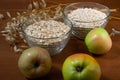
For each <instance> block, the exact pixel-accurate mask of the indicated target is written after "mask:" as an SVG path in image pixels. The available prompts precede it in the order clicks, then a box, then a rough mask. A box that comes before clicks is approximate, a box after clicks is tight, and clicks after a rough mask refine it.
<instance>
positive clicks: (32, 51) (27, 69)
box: [18, 47, 52, 78]
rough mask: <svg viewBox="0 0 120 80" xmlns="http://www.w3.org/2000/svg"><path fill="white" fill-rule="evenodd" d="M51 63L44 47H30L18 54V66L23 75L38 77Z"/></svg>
mask: <svg viewBox="0 0 120 80" xmlns="http://www.w3.org/2000/svg"><path fill="white" fill-rule="evenodd" d="M51 63H52V62H51V57H50V55H49V53H48V51H47V50H46V49H43V48H40V47H31V48H28V49H26V50H24V51H23V53H22V54H21V55H20V57H19V60H18V67H19V69H20V71H21V73H22V74H23V75H24V76H25V77H27V78H39V77H42V76H45V75H46V74H47V73H48V72H49V71H50V69H51Z"/></svg>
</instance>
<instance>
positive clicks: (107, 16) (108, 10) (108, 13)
mask: <svg viewBox="0 0 120 80" xmlns="http://www.w3.org/2000/svg"><path fill="white" fill-rule="evenodd" d="M81 3H84V4H85V3H90V4H97V5H100V6H103V7H105V8H106V10H107V14H106V17H105V18H103V19H100V20H94V21H75V22H82V23H92V22H99V21H102V20H107V19H108V18H109V16H110V9H109V7H107V6H105V5H103V4H100V3H96V2H76V3H71V4H69V5H67V6H65V7H64V8H63V15H64V16H66V18H68V19H69V20H70V21H71V22H73V21H74V20H72V19H70V18H69V17H68V15H67V14H66V13H65V11H66V10H67V8H69V7H70V6H73V5H76V4H81Z"/></svg>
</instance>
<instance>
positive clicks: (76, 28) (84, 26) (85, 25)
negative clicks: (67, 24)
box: [63, 2, 110, 39]
mask: <svg viewBox="0 0 120 80" xmlns="http://www.w3.org/2000/svg"><path fill="white" fill-rule="evenodd" d="M78 8H91V9H96V10H99V11H101V12H103V13H105V14H106V17H104V19H101V20H95V21H90V22H89V21H75V20H72V19H70V18H69V17H68V15H69V14H70V13H71V11H73V10H76V9H78ZM63 14H64V15H65V16H66V17H67V18H68V19H69V20H71V22H72V24H73V30H72V33H73V35H75V36H76V37H78V38H79V39H84V38H85V36H86V35H87V33H88V32H89V31H90V30H92V29H93V28H96V27H102V28H105V26H106V24H107V22H108V18H109V15H110V10H109V8H108V7H107V6H104V5H102V4H99V3H94V2H77V3H72V4H70V5H67V6H66V7H65V8H64V9H63ZM78 15H79V14H78ZM75 23H77V24H75ZM93 24H94V25H93Z"/></svg>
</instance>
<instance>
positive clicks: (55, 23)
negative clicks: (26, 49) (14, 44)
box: [21, 17, 72, 56]
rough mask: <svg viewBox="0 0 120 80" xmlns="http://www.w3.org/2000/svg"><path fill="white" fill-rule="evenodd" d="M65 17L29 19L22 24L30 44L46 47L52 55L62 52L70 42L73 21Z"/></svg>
mask: <svg viewBox="0 0 120 80" xmlns="http://www.w3.org/2000/svg"><path fill="white" fill-rule="evenodd" d="M63 18H64V17H61V18H59V19H41V20H36V21H34V20H32V19H28V20H27V22H24V23H23V24H21V30H22V33H23V35H24V37H25V40H26V42H27V43H28V45H29V46H30V47H32V46H39V47H42V48H45V49H47V50H48V52H49V53H50V55H51V56H53V55H56V54H58V53H60V52H61V51H62V50H63V49H64V47H65V46H66V44H67V43H68V41H69V38H70V34H71V30H72V23H71V22H70V21H69V20H68V19H67V18H65V19H63Z"/></svg>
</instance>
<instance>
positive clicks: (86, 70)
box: [62, 53, 101, 80]
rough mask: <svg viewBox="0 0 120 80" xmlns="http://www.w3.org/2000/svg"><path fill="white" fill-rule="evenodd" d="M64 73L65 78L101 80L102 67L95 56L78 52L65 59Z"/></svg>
mask: <svg viewBox="0 0 120 80" xmlns="http://www.w3.org/2000/svg"><path fill="white" fill-rule="evenodd" d="M62 74H63V78H64V80H100V77H101V69H100V66H99V64H98V63H97V61H96V60H95V59H94V58H93V57H91V56H89V55H87V54H85V53H76V54H73V55H71V56H69V57H67V58H66V59H65V61H64V63H63V66H62Z"/></svg>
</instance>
